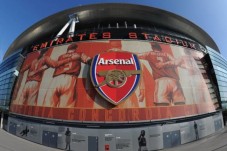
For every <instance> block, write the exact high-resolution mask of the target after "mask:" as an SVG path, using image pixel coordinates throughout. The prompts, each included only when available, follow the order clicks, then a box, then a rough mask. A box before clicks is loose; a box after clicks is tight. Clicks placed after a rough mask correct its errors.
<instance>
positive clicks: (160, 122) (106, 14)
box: [0, 4, 227, 151]
mask: <svg viewBox="0 0 227 151" xmlns="http://www.w3.org/2000/svg"><path fill="white" fill-rule="evenodd" d="M226 77H227V62H226V60H225V59H224V58H223V57H222V56H221V54H220V51H219V49H218V47H217V45H216V44H215V42H214V41H213V40H212V38H211V37H210V36H209V35H208V34H207V33H206V32H204V31H203V30H202V29H201V28H199V27H198V26H196V25H195V24H193V23H192V22H190V21H188V20H186V19H184V18H182V17H180V16H178V15H175V14H172V13H170V12H167V11H164V10H160V9H156V8H152V7H147V6H140V5H131V4H96V5H87V6H80V7H75V8H72V9H69V10H65V11H63V12H60V13H57V14H54V15H52V16H50V17H47V18H45V19H43V20H41V21H40V22H38V23H36V24H34V25H33V26H31V27H30V28H29V29H27V30H26V31H25V32H24V33H22V34H21V35H20V36H19V37H18V38H17V39H16V40H15V41H14V42H13V43H12V44H11V46H10V47H9V48H8V50H7V52H6V54H5V56H4V59H3V62H2V63H1V65H0V79H1V80H0V89H1V91H0V105H1V112H2V114H1V115H2V118H1V119H2V123H1V125H2V126H3V128H4V129H5V130H7V131H8V132H9V133H12V134H14V135H16V136H18V137H22V138H24V139H27V140H30V141H33V142H36V143H39V144H43V145H46V146H50V147H54V148H59V149H64V148H65V147H66V142H65V139H66V137H67V136H66V131H67V128H68V129H69V130H70V131H71V138H70V140H71V141H70V145H71V150H87V151H91V150H92V151H111V150H122V151H123V150H124V151H127V150H128V151H131V150H158V149H163V148H169V147H174V146H177V145H180V144H185V143H188V142H191V141H194V140H196V139H200V138H203V137H206V136H208V135H210V134H213V133H215V132H216V131H218V130H220V129H222V128H223V127H224V125H223V124H224V122H223V114H222V113H224V112H225V110H226V108H227V106H226V99H227V92H226V83H227V80H226Z"/></svg>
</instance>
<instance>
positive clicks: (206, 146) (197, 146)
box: [162, 127, 227, 151]
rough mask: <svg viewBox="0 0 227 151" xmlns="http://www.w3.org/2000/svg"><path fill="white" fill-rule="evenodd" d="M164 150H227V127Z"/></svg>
mask: <svg viewBox="0 0 227 151" xmlns="http://www.w3.org/2000/svg"><path fill="white" fill-rule="evenodd" d="M162 151H227V127H225V128H224V129H222V130H220V131H218V132H216V133H215V134H212V135H210V136H207V137H205V138H202V139H200V140H198V141H194V142H190V143H187V144H183V145H180V146H177V147H174V148H170V149H163V150H162Z"/></svg>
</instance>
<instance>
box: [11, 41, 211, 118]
mask: <svg viewBox="0 0 227 151" xmlns="http://www.w3.org/2000/svg"><path fill="white" fill-rule="evenodd" d="M111 52H128V53H132V54H133V55H136V56H137V57H138V59H139V64H140V67H141V71H142V73H141V74H140V79H139V82H138V85H137V87H136V88H135V89H133V92H132V93H131V94H130V96H128V97H127V98H126V99H125V100H123V101H121V102H120V103H119V104H112V103H111V102H110V101H108V100H106V98H105V97H103V96H102V95H100V93H98V92H97V91H96V90H95V86H94V85H93V83H92V80H91V77H90V67H91V62H92V59H93V58H94V57H95V56H96V55H97V54H104V53H106V54H107V53H110V54H111ZM203 56H204V54H203V53H202V52H199V51H196V50H192V49H188V48H185V47H182V46H176V45H171V44H164V43H158V42H148V41H136V40H97V41H87V42H76V43H70V44H66V45H61V46H56V47H51V48H48V49H42V50H39V51H35V52H32V53H30V54H28V55H27V57H26V59H25V61H24V63H23V66H22V67H21V70H20V75H19V77H18V80H17V83H16V86H15V89H14V93H13V100H12V104H11V107H10V111H11V112H12V113H17V114H22V115H28V116H36V117H41V118H53V119H61V120H73V121H81V122H83V121H86V122H127V121H146V120H148V121H149V120H159V119H170V118H178V117H185V116H192V115H197V114H203V113H209V112H213V111H215V106H214V102H213V101H212V99H211V96H210V93H209V89H208V86H207V84H206V82H205V79H204V74H205V73H204V71H202V68H203V67H202V64H201V62H200V59H201V58H202V57H203ZM130 61H131V60H130ZM126 63H127V62H126ZM129 63H130V62H129ZM91 76H92V75H91ZM128 76H129V75H128ZM124 80H126V82H127V78H126V79H124ZM123 84H124V83H123Z"/></svg>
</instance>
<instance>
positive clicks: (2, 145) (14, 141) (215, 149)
mask: <svg viewBox="0 0 227 151" xmlns="http://www.w3.org/2000/svg"><path fill="white" fill-rule="evenodd" d="M0 151H61V150H58V149H53V148H49V147H45V146H43V145H39V144H36V143H33V142H30V141H27V140H25V139H22V138H19V137H17V136H14V135H12V134H9V133H8V132H6V131H4V130H2V129H0ZM162 151H227V127H225V128H224V129H222V130H220V131H219V132H217V133H215V134H213V135H210V136H208V137H206V138H203V139H200V140H199V141H195V142H191V143H188V144H184V145H180V146H178V147H175V148H171V149H163V150H162Z"/></svg>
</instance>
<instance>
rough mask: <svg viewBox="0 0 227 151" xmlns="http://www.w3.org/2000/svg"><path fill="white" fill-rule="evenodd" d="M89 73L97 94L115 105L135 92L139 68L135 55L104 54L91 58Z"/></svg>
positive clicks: (127, 53)
mask: <svg viewBox="0 0 227 151" xmlns="http://www.w3.org/2000/svg"><path fill="white" fill-rule="evenodd" d="M90 73H91V79H92V83H93V85H94V86H95V88H96V90H97V91H98V93H99V94H100V95H101V96H102V97H104V98H105V99H106V100H107V101H109V102H111V103H112V104H115V105H117V104H119V103H120V102H121V101H123V100H125V99H126V98H127V97H129V96H130V94H132V92H133V91H134V90H135V88H136V86H137V85H138V83H139V79H140V73H141V67H140V63H139V59H138V57H137V56H136V55H135V54H132V53H129V52H106V53H102V54H98V55H96V56H95V57H94V58H93V61H92V65H91V72H90Z"/></svg>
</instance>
